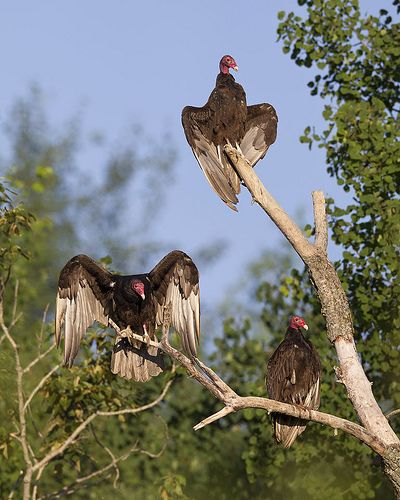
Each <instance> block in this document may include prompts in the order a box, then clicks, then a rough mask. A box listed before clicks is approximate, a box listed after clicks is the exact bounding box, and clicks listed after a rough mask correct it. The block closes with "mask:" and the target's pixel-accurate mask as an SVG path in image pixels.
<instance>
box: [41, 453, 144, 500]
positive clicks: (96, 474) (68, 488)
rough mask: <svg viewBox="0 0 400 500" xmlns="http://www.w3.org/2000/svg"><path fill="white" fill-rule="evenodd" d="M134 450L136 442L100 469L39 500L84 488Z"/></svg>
mask: <svg viewBox="0 0 400 500" xmlns="http://www.w3.org/2000/svg"><path fill="white" fill-rule="evenodd" d="M135 451H138V448H137V444H135V445H134V446H132V447H131V448H130V449H129V450H128V451H127V452H126V453H124V454H123V455H121V456H120V457H117V458H115V459H113V460H112V461H111V462H110V463H108V464H107V465H105V466H104V467H102V468H101V469H98V470H96V471H94V472H92V473H91V474H87V475H86V476H83V477H79V478H78V479H76V481H74V483H72V484H71V485H68V486H64V487H63V488H61V489H60V490H58V491H56V492H53V493H49V494H48V495H43V496H40V497H39V500H44V499H45V498H60V497H64V496H67V495H71V494H72V493H74V492H75V491H77V490H78V489H80V488H84V487H85V486H87V484H86V483H88V482H89V481H90V480H91V479H94V478H96V477H99V476H102V475H104V473H105V472H107V471H108V470H110V469H112V468H115V466H116V465H117V464H118V462H121V461H123V460H126V459H127V458H128V457H129V456H130V455H131V454H132V453H133V452H135ZM103 479H105V478H103Z"/></svg>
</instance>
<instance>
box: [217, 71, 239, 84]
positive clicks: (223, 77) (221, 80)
mask: <svg viewBox="0 0 400 500" xmlns="http://www.w3.org/2000/svg"><path fill="white" fill-rule="evenodd" d="M234 81H235V79H234V78H233V76H232V75H231V74H230V73H219V74H218V76H217V85H229V84H231V83H233V82H234Z"/></svg>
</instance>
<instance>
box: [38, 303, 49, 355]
mask: <svg viewBox="0 0 400 500" xmlns="http://www.w3.org/2000/svg"><path fill="white" fill-rule="evenodd" d="M49 306H50V304H46V307H45V308H44V311H43V316H42V324H41V325H40V332H39V337H38V353H39V355H40V353H41V351H42V345H43V333H44V327H45V325H46V319H47V311H48V310H49Z"/></svg>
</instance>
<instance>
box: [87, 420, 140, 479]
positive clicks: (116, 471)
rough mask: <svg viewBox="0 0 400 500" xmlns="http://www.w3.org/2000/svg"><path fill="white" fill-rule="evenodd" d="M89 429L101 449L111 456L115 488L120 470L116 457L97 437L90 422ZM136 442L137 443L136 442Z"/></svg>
mask: <svg viewBox="0 0 400 500" xmlns="http://www.w3.org/2000/svg"><path fill="white" fill-rule="evenodd" d="M90 430H91V432H92V435H93V437H94V439H95V441H96V443H97V444H98V445H99V446H100V447H101V448H103V450H104V451H105V452H106V453H108V455H109V456H110V457H111V463H112V465H113V466H114V469H115V478H114V481H113V487H114V488H116V487H117V483H118V479H119V476H120V472H119V468H118V465H117V463H118V462H117V459H116V458H115V455H114V453H113V452H112V451H111V450H110V448H108V446H106V445H104V444H103V443H102V442H101V441H100V439H99V438H98V437H97V435H96V433H95V431H94V427H93V425H92V424H90ZM136 444H137V443H136ZM136 444H135V446H136Z"/></svg>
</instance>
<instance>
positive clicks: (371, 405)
mask: <svg viewBox="0 0 400 500" xmlns="http://www.w3.org/2000/svg"><path fill="white" fill-rule="evenodd" d="M225 152H226V153H227V155H228V156H229V158H230V159H231V161H232V162H233V164H234V166H235V169H236V171H237V172H238V175H239V177H240V178H241V179H242V180H243V182H244V183H245V185H246V187H247V189H248V190H249V191H250V193H251V195H252V196H253V198H254V200H255V201H256V202H257V203H258V204H259V205H260V207H261V208H262V209H263V210H264V211H265V212H266V214H267V215H268V217H270V219H271V220H272V221H273V222H274V223H275V224H276V226H277V227H278V228H279V230H280V231H281V232H282V234H283V235H284V236H285V237H286V238H287V240H288V241H289V243H290V244H291V245H292V247H293V248H294V250H295V251H296V252H297V253H298V255H299V256H300V258H301V259H302V260H303V262H304V263H305V265H306V267H307V269H308V271H309V273H310V278H311V281H312V283H313V285H314V288H315V290H316V292H317V295H318V297H319V300H320V302H321V312H322V314H323V316H324V317H325V319H326V326H327V336H328V338H329V340H330V341H331V342H332V343H334V345H335V348H336V352H337V355H338V358H339V363H340V371H341V376H342V381H343V384H344V385H345V387H346V390H347V394H348V396H349V398H350V400H351V402H352V404H353V406H354V409H355V410H356V412H357V415H358V417H359V418H360V420H361V423H362V424H363V426H364V427H365V429H366V430H367V431H369V432H371V434H372V435H375V436H376V437H377V439H379V440H380V441H382V442H383V443H384V444H385V445H391V444H399V443H400V441H399V438H398V437H397V436H396V434H395V433H394V432H393V429H392V428H391V427H390V425H389V423H388V421H387V419H386V418H385V416H384V414H383V413H382V410H381V409H380V407H379V405H378V403H377V402H376V400H375V398H374V395H373V393H372V388H371V383H370V382H369V380H368V378H367V376H366V374H365V372H364V370H363V368H362V366H361V364H360V362H359V358H358V354H357V350H356V346H355V343H354V335H353V334H354V329H353V321H352V315H351V311H350V306H349V303H348V300H347V297H346V295H345V293H344V290H343V287H342V285H341V283H340V280H339V277H338V275H337V272H336V270H335V268H334V266H333V265H332V263H331V262H330V261H329V260H328V258H327V255H326V242H327V241H328V235H327V223H326V212H325V199H324V195H323V193H322V192H318V191H317V192H314V194H313V202H314V217H315V227H316V240H315V244H313V243H310V242H309V241H308V240H307V239H306V238H305V236H304V235H303V233H302V232H301V231H300V229H299V228H298V226H297V225H296V224H295V223H294V222H293V221H292V219H291V218H290V217H289V216H288V215H287V214H286V212H285V211H284V210H283V209H282V208H281V206H280V205H279V204H278V203H277V201H276V200H275V199H274V198H273V197H272V196H271V195H270V194H269V193H268V191H267V190H266V189H265V186H264V185H263V184H262V183H261V181H260V179H259V178H258V177H257V175H256V173H255V172H254V169H252V168H251V167H250V166H249V164H248V162H247V160H246V159H245V158H244V157H243V155H241V154H240V152H238V151H237V150H236V149H234V148H233V147H232V146H230V145H226V146H225Z"/></svg>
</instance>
